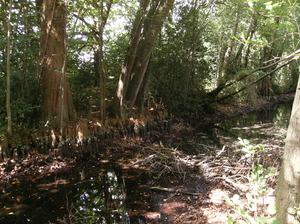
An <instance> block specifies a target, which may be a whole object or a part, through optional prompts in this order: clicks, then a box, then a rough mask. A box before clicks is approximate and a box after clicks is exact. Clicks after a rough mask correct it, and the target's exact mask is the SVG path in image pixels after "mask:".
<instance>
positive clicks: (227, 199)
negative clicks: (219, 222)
mask: <svg viewBox="0 0 300 224" xmlns="http://www.w3.org/2000/svg"><path fill="white" fill-rule="evenodd" d="M223 198H224V199H225V201H226V204H227V205H230V206H234V205H235V204H234V203H233V202H232V201H231V200H230V198H229V197H228V196H227V195H223Z"/></svg>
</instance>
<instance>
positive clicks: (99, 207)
mask: <svg viewBox="0 0 300 224" xmlns="http://www.w3.org/2000/svg"><path fill="white" fill-rule="evenodd" d="M122 184H125V182H123V181H122V179H121V178H120V177H118V176H117V175H116V172H115V171H114V170H113V169H111V168H107V167H105V166H104V167H103V166H100V167H99V166H98V167H87V168H85V169H83V170H81V171H79V172H78V171H76V170H73V171H72V172H67V173H64V174H59V175H56V176H54V177H48V178H43V179H41V180H31V181H29V182H26V183H25V182H24V183H20V184H16V185H15V186H10V187H8V188H7V189H5V190H3V194H1V207H2V209H1V212H0V223H58V221H60V223H107V224H111V223H130V221H129V215H128V211H127V208H126V206H125V198H126V197H125V196H124V195H126V192H125V191H124V189H125V187H124V186H120V185H122ZM17 186H19V187H17Z"/></svg>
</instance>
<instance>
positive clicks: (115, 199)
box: [72, 170, 129, 223]
mask: <svg viewBox="0 0 300 224" xmlns="http://www.w3.org/2000/svg"><path fill="white" fill-rule="evenodd" d="M82 172H84V171H82ZM76 186H77V188H76V192H77V194H76V195H75V197H74V198H73V200H74V202H73V203H74V204H73V205H72V206H73V207H74V208H78V209H77V210H76V211H75V212H74V214H72V215H73V216H74V217H73V219H75V220H76V222H79V223H128V222H129V216H128V212H127V209H126V207H125V205H124V204H125V203H124V197H123V195H124V192H122V191H121V189H122V188H120V186H119V183H118V177H117V175H116V173H115V172H114V171H113V170H105V172H101V173H99V174H98V176H97V177H96V179H95V177H93V176H92V177H89V178H88V179H86V180H82V182H80V183H78V184H76Z"/></svg>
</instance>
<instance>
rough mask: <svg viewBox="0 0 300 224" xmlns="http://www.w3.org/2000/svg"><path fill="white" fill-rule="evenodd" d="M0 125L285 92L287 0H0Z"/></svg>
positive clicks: (294, 22) (290, 24)
mask: <svg viewBox="0 0 300 224" xmlns="http://www.w3.org/2000/svg"><path fill="white" fill-rule="evenodd" d="M1 6H2V7H1V9H0V10H1V26H0V33H1V42H0V48H1V51H0V56H1V57H0V62H1V64H2V66H1V67H0V79H1V82H0V85H1V88H0V91H1V92H0V101H1V104H2V105H6V107H4V106H3V107H1V108H0V110H1V113H0V116H1V119H0V120H1V127H3V129H4V127H6V126H7V122H8V121H11V122H12V125H15V126H22V125H27V126H29V127H37V126H39V125H41V124H40V122H43V124H45V123H46V122H47V121H48V122H53V123H57V124H60V125H62V124H65V123H68V122H69V121H72V120H74V119H76V117H80V116H83V115H84V114H91V113H96V114H98V116H99V118H100V119H101V120H105V119H106V118H107V117H108V116H112V117H121V118H129V117H131V116H133V115H134V114H136V113H139V114H143V113H147V111H148V110H149V109H151V108H154V109H167V110H168V111H169V112H170V113H172V114H175V115H179V116H181V115H184V114H186V113H195V114H201V113H202V112H203V111H205V108H207V107H208V105H211V104H212V103H215V102H222V101H223V102H226V101H229V100H230V101H237V102H247V103H252V104H255V101H256V99H257V98H258V97H273V96H275V95H276V94H280V93H288V92H294V91H295V88H296V84H297V79H298V75H299V66H298V63H297V60H296V59H297V58H298V56H299V53H300V52H299V51H298V49H299V41H298V40H299V32H300V30H299V18H298V15H299V2H297V1H294V0H285V1H278V0H275V1H269V0H252V1H251V0H233V1H227V0H206V1H202V0H175V1H173V0H140V1H131V0H129V1H128V0H106V1H104V0H102V1H94V0H85V1H81V0H76V1H67V0H65V1H63V0H55V1H50V2H49V1H47V0H37V1H31V0H17V1H11V0H10V1H5V0H2V1H1Z"/></svg>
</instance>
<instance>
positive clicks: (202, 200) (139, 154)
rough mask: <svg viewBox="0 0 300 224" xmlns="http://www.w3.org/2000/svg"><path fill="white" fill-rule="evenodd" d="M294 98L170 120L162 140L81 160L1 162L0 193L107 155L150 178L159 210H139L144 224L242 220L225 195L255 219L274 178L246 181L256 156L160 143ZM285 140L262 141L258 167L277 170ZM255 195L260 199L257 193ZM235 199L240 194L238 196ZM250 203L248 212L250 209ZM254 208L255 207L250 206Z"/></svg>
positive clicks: (115, 147) (120, 146) (128, 143)
mask: <svg viewBox="0 0 300 224" xmlns="http://www.w3.org/2000/svg"><path fill="white" fill-rule="evenodd" d="M293 97H294V95H292V94H285V95H281V96H278V97H277V100H276V101H268V100H262V99H261V100H259V101H258V102H257V106H256V108H253V107H251V106H250V105H247V104H245V105H241V104H226V105H219V106H218V109H217V110H216V111H215V112H214V114H213V115H208V116H204V117H202V118H201V119H199V120H198V121H197V122H196V123H195V122H191V121H188V122H187V121H185V120H180V119H178V120H176V119H174V122H173V126H172V132H171V133H168V134H164V136H161V135H160V134H159V133H157V134H154V135H155V136H154V137H155V138H153V136H151V137H150V135H149V136H148V138H141V139H134V138H132V139H127V140H123V141H121V142H120V141H118V142H114V143H113V144H112V145H110V146H109V147H107V149H106V151H105V152H103V153H102V154H101V155H97V156H95V157H91V158H85V159H84V160H78V159H77V160H76V159H70V158H57V157H53V156H47V155H40V154H35V153H32V154H31V155H30V157H28V158H26V159H23V160H19V161H13V160H7V161H5V162H2V163H1V164H0V190H2V189H3V188H5V185H6V184H8V183H10V184H17V183H18V180H20V179H21V178H25V179H26V178H30V179H37V178H41V177H43V176H45V175H49V174H51V173H57V172H64V171H66V170H68V169H72V168H74V167H76V166H77V165H78V163H79V162H80V163H88V162H89V161H88V160H92V159H96V160H97V159H98V160H99V159H105V158H106V159H107V157H109V159H110V160H114V162H115V163H117V164H119V166H125V167H127V168H128V167H129V168H132V169H137V168H138V169H143V170H144V172H146V173H147V175H149V176H151V177H153V180H154V181H153V182H152V183H151V185H146V186H141V191H143V190H144V191H148V192H149V194H150V198H151V201H152V204H153V206H155V203H156V206H158V207H157V209H156V210H155V209H153V212H149V211H146V208H144V209H145V212H144V213H143V214H142V216H143V217H144V218H145V223H226V222H227V220H228V217H232V218H233V219H235V220H237V219H239V218H241V216H240V215H239V214H238V213H236V212H234V209H233V207H232V206H230V205H227V204H226V202H225V200H224V195H225V196H227V197H229V198H232V197H233V198H234V200H236V205H240V206H242V207H244V208H245V211H247V212H249V214H250V215H251V216H254V214H255V213H257V214H256V215H258V216H266V215H267V214H266V212H265V211H266V208H265V207H266V206H267V205H270V204H271V203H273V202H274V191H275V188H276V179H277V178H276V175H277V174H275V176H273V177H270V178H269V179H268V181H267V182H266V183H261V185H257V183H258V182H259V181H262V180H261V179H259V178H258V179H256V181H254V182H252V183H249V178H247V177H249V174H250V173H251V172H252V173H253V171H252V164H254V163H255V161H256V158H257V157H255V156H254V157H253V156H246V155H245V154H244V153H242V152H241V151H234V152H233V151H232V148H231V147H227V146H221V147H213V146H205V145H201V149H199V150H198V153H197V154H193V155H191V154H190V153H187V152H185V151H181V150H178V149H177V148H173V147H171V146H169V145H167V144H165V142H170V139H173V140H176V141H177V142H178V141H180V139H182V138H183V137H184V136H188V135H189V134H190V133H192V132H193V131H194V130H195V129H196V128H197V127H199V126H201V125H204V124H209V123H217V122H219V121H221V120H224V119H228V118H231V117H235V116H240V115H246V114H247V113H249V112H250V111H252V110H256V109H258V108H263V107H268V106H272V105H274V104H277V103H283V102H288V101H291V100H293ZM284 139H285V135H284V134H283V135H282V136H274V137H273V138H270V139H265V140H264V142H262V145H263V146H264V149H265V150H266V151H265V152H259V154H257V155H258V156H259V157H260V158H261V159H260V161H259V164H261V165H262V167H263V168H266V169H267V168H268V167H274V168H275V170H276V171H278V170H279V168H280V157H281V156H282V153H283V148H284ZM99 156H100V157H99ZM264 171H266V170H264ZM258 172H260V171H258ZM261 175H262V174H260V175H259V176H261ZM255 187H260V188H262V187H263V190H264V191H260V190H259V189H256V190H254V189H255ZM154 192H155V193H154ZM246 193H250V195H251V196H252V198H253V201H251V202H249V200H251V199H250V198H249V197H248V200H247V198H246ZM258 193H259V194H260V195H257V194H258ZM234 195H239V198H238V197H237V196H234ZM248 195H249V194H248ZM128 200H130V198H129V199H128ZM132 200H134V199H132ZM250 205H252V208H249V206H250ZM255 206H256V207H257V208H254V207H255ZM142 207H143V206H142ZM142 207H141V210H143V208H142ZM236 208H237V207H236ZM130 215H131V216H132V217H134V216H135V211H131V213H130ZM138 215H139V216H140V215H141V214H138Z"/></svg>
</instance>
